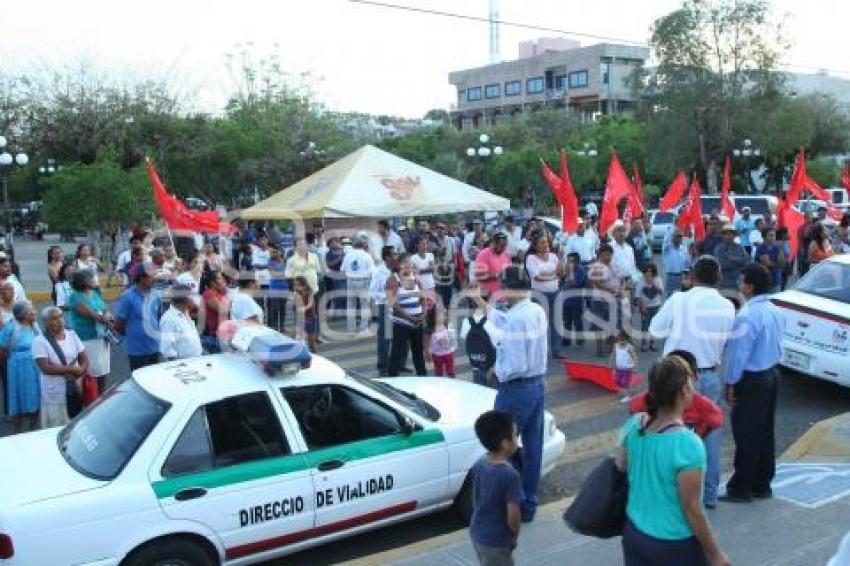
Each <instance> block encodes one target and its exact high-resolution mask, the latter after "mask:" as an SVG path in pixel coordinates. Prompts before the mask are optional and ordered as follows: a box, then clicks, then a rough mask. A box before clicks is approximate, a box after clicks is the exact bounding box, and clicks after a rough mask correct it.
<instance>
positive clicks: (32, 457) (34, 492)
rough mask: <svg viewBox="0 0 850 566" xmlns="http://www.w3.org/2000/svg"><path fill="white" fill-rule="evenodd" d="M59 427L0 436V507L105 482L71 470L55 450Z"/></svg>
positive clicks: (66, 492) (57, 495)
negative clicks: (4, 481)
mask: <svg viewBox="0 0 850 566" xmlns="http://www.w3.org/2000/svg"><path fill="white" fill-rule="evenodd" d="M60 430H61V429H59V428H53V429H48V430H40V431H37V432H30V433H26V434H18V435H15V436H10V437H7V438H2V439H0V478H9V481H10V483H9V484H7V485H6V486H5V488H4V489H2V490H0V510H2V511H6V510H9V509H11V508H13V507H15V506H19V505H26V504H28V503H35V502H37V501H42V500H45V499H53V498H56V497H60V496H63V495H70V494H72V493H78V492H81V491H87V490H90V489H95V488H98V487H102V486H104V485H106V482H103V481H97V480H93V479H90V478H87V477H85V476H84V475H82V474H80V473H79V472H77V471H76V470H74V469H73V468H72V467H71V466H69V465H68V463H67V462H66V461H65V459H64V458H63V457H62V455H61V454H60V453H59V447H58V446H57V442H56V436H57V435H58V434H59V431H60Z"/></svg>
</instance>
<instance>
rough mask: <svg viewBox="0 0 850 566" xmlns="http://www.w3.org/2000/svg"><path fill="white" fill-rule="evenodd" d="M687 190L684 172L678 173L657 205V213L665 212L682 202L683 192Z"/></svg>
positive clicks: (686, 179)
mask: <svg viewBox="0 0 850 566" xmlns="http://www.w3.org/2000/svg"><path fill="white" fill-rule="evenodd" d="M687 188H688V178H687V177H685V172H684V171H679V174H678V175H676V178H675V179H673V182H672V183H671V184H670V186H669V187H667V192H666V193H664V198H662V199H661V203H660V204H659V205H658V212H667V211H668V210H670V209H671V208H673V207H674V206H676V205H677V204H679V201H680V200H682V197H683V196H684V194H685V191H686V190H687Z"/></svg>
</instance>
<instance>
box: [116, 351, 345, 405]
mask: <svg viewBox="0 0 850 566" xmlns="http://www.w3.org/2000/svg"><path fill="white" fill-rule="evenodd" d="M133 379H134V380H135V381H136V382H137V383H138V384H139V385H140V386H141V387H142V388H144V389H145V390H146V391H148V392H149V393H151V394H152V395H154V396H155V397H158V398H159V399H162V400H164V401H166V402H168V403H171V404H173V405H183V404H187V403H193V404H196V405H202V404H204V403H208V402H211V401H214V400H218V399H222V398H225V397H231V396H233V395H238V394H239V393H241V392H248V391H256V390H258V389H261V388H263V387H264V386H265V385H267V384H268V382H269V381H273V382H275V383H277V384H280V385H281V386H283V385H287V386H304V385H316V384H319V383H334V382H337V383H338V382H343V381H345V382H348V378H347V377H346V374H345V371H344V370H343V369H342V368H341V367H340V366H338V365H337V364H335V363H334V362H332V361H330V360H328V359H326V358H323V357H321V356H316V355H313V356H312V358H311V363H310V367H309V368H306V369H301V370H299V371H298V372H297V373H295V374H291V375H286V376H284V375H276V376H271V377H269V376H268V375H266V373H265V372H264V371H263V369H262V368H261V367H260V365H259V364H258V363H257V362H255V361H254V360H252V359H251V358H250V357H249V355H248V354H242V353H224V354H215V355H211V356H199V357H197V358H190V359H186V360H176V361H171V362H165V363H161V364H157V365H154V366H148V367H145V368H141V369H138V370H136V371H135V372H133Z"/></svg>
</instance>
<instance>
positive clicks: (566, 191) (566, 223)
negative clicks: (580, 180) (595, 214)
mask: <svg viewBox="0 0 850 566" xmlns="http://www.w3.org/2000/svg"><path fill="white" fill-rule="evenodd" d="M561 207H562V208H561V213H562V214H561V230H563V231H564V232H567V233H568V234H575V233H576V230H578V197H576V190H575V187H573V181H572V178H571V177H570V168H569V165H568V164H567V152H566V151H564V150H561Z"/></svg>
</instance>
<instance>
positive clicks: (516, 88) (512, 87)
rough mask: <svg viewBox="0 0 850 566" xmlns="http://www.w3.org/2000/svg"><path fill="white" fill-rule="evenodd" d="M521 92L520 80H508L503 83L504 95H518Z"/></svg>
mask: <svg viewBox="0 0 850 566" xmlns="http://www.w3.org/2000/svg"><path fill="white" fill-rule="evenodd" d="M521 93H522V81H508V82H506V83H505V96H518V95H519V94H521Z"/></svg>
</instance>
